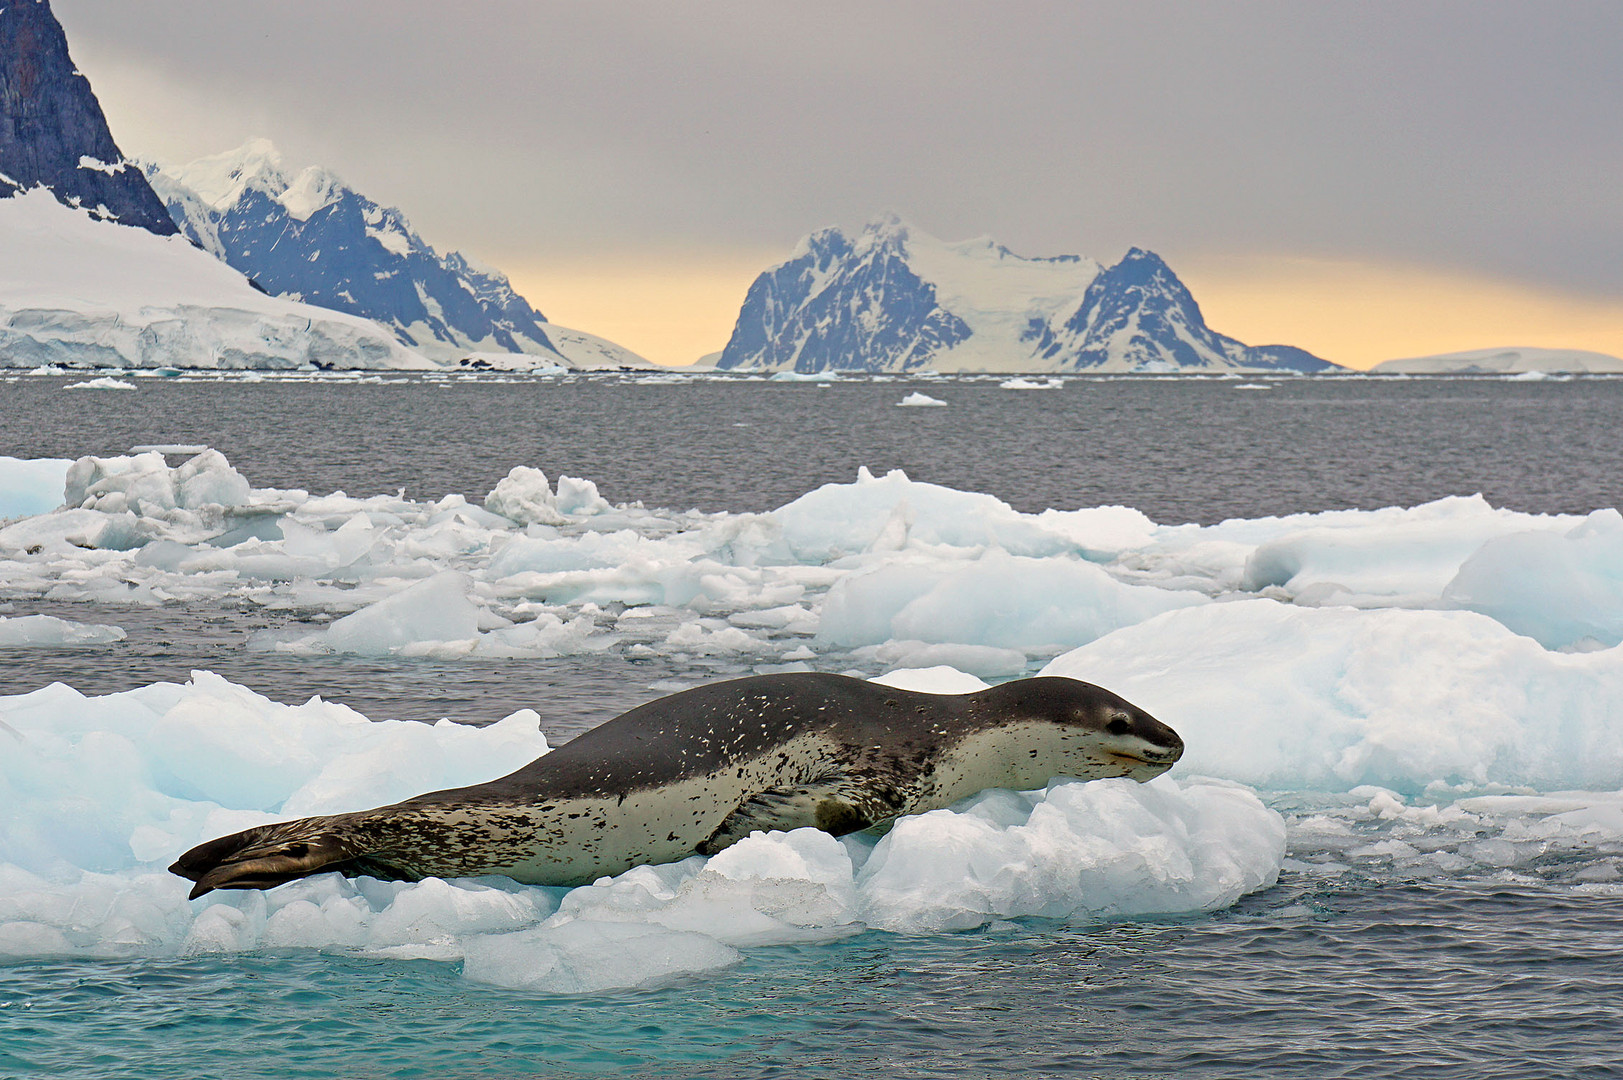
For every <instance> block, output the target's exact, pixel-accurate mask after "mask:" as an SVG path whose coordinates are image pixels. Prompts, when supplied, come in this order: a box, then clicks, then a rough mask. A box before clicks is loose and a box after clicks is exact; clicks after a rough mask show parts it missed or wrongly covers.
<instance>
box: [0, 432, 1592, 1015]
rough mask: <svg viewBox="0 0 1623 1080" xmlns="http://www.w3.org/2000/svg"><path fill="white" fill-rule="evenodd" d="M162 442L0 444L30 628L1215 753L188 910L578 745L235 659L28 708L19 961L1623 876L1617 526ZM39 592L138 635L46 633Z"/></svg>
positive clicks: (14, 943) (622, 982)
mask: <svg viewBox="0 0 1623 1080" xmlns="http://www.w3.org/2000/svg"><path fill="white" fill-rule="evenodd" d="M143 450H144V452H142V453H132V454H130V455H123V456H110V457H100V458H81V459H79V460H78V461H76V462H71V463H70V462H66V461H62V460H53V461H39V462H29V461H17V460H15V459H0V518H3V519H4V520H0V603H6V602H10V603H11V604H12V606H13V610H10V611H6V612H5V613H4V614H5V616H6V617H5V618H4V619H0V644H5V643H6V640H7V639H6V636H5V635H7V634H11V635H12V636H13V638H14V639H15V640H12V641H11V642H10V644H14V645H29V646H40V647H50V646H71V645H89V644H94V643H95V642H94V641H93V640H91V639H92V638H96V637H97V636H98V635H99V636H100V639H101V641H102V642H103V646H104V647H110V648H117V647H118V646H117V644H116V642H117V640H118V639H117V637H116V636H115V635H117V634H118V633H119V631H118V628H117V626H116V625H115V624H117V623H118V622H119V621H120V620H119V617H118V612H119V611H121V610H123V606H124V605H130V604H141V605H156V604H164V603H171V602H181V603H185V602H194V601H208V602H211V603H218V602H222V601H225V602H230V603H233V604H237V605H240V606H243V607H247V608H253V607H262V608H266V609H269V610H272V611H280V612H294V613H298V614H299V615H300V616H301V617H303V618H304V619H307V620H308V621H305V622H302V623H299V624H297V625H296V626H295V628H294V629H291V630H280V631H276V632H269V631H267V632H264V633H261V634H260V635H258V636H257V637H256V638H255V639H254V641H253V643H252V646H251V647H253V648H261V649H274V650H283V651H289V652H293V653H308V654H358V655H367V656H378V655H397V656H432V657H438V658H456V657H461V656H486V657H488V656H514V657H523V656H529V657H554V656H572V655H587V654H592V653H595V652H602V651H611V652H614V653H616V654H619V655H622V656H624V657H627V658H631V659H637V658H639V657H652V656H657V657H660V658H663V659H667V660H673V661H675V660H682V659H684V658H686V659H687V660H698V659H702V660H706V661H707V662H708V661H716V662H717V663H721V662H725V663H726V664H727V665H730V666H729V668H728V669H729V670H732V671H739V672H742V671H748V670H750V669H751V668H755V669H757V670H785V669H794V668H796V667H800V668H804V667H817V668H820V669H823V670H835V671H838V670H845V669H848V668H854V669H857V670H862V671H866V672H868V673H870V674H871V673H874V672H877V671H880V670H884V669H886V668H891V667H904V668H913V669H924V668H933V669H934V670H930V671H924V672H920V671H909V672H903V673H900V674H898V675H896V676H895V680H897V682H898V685H908V686H912V687H914V688H918V689H932V690H936V691H938V692H963V691H967V690H972V689H975V688H977V687H979V686H981V685H983V683H982V682H981V679H1002V678H1008V677H1014V676H1018V675H1027V674H1034V673H1036V672H1038V671H1039V670H1046V672H1047V673H1049V674H1056V675H1064V676H1070V677H1075V678H1083V679H1087V680H1089V681H1093V682H1098V683H1100V684H1103V685H1105V686H1108V687H1110V688H1111V689H1113V690H1116V691H1117V692H1119V693H1121V694H1123V695H1124V696H1126V697H1127V698H1129V699H1130V700H1133V701H1134V702H1135V703H1137V704H1139V705H1141V706H1143V707H1144V708H1146V709H1148V710H1149V711H1150V712H1152V713H1153V714H1155V715H1157V716H1158V717H1160V718H1161V719H1162V720H1164V721H1166V722H1167V723H1169V724H1171V725H1172V726H1173V727H1175V728H1176V729H1177V730H1178V731H1179V732H1180V733H1181V734H1182V735H1183V736H1184V739H1185V741H1186V744H1187V747H1188V749H1187V752H1186V754H1185V757H1184V759H1183V761H1182V762H1181V763H1180V764H1179V765H1178V767H1177V768H1176V769H1175V770H1174V771H1173V772H1172V774H1170V775H1169V776H1168V777H1165V778H1162V779H1160V780H1157V781H1155V782H1153V783H1151V784H1148V785H1142V786H1140V785H1131V784H1125V783H1114V782H1097V783H1091V784H1077V783H1057V784H1055V785H1051V786H1050V787H1049V788H1048V789H1047V790H1046V791H1041V792H1029V793H1012V792H991V793H987V794H984V795H982V796H979V797H977V798H976V799H972V800H969V801H968V802H966V803H964V804H960V805H959V806H957V807H954V808H953V809H951V810H946V811H936V812H934V813H931V814H924V815H920V816H919V817H917V818H912V819H907V820H905V821H902V822H899V823H897V824H896V825H895V827H893V828H892V829H890V830H889V832H888V833H886V834H885V835H884V836H882V837H880V836H860V837H855V838H845V839H843V840H835V839H833V838H831V837H827V836H824V835H822V834H819V833H812V832H797V833H790V834H770V835H760V836H755V837H751V838H750V839H749V840H747V841H746V842H745V843H743V844H740V845H738V846H737V847H735V848H733V849H729V850H728V851H727V852H723V853H722V854H720V855H718V856H716V857H715V858H712V859H710V860H704V859H700V858H694V859H690V860H688V861H686V862H683V863H678V864H673V865H670V866H664V867H644V868H638V869H635V870H632V871H630V872H629V873H627V874H624V875H621V876H620V877H618V878H615V879H612V880H607V881H603V882H599V883H597V884H595V885H592V886H588V887H586V888H583V889H577V890H573V891H566V890H547V889H529V888H525V887H521V886H517V885H514V884H512V883H510V882H504V881H500V880H497V879H490V880H483V881H461V882H436V881H425V882H419V883H411V884H407V883H381V882H375V881H370V880H367V879H359V880H356V881H345V880H342V879H339V878H336V877H332V876H326V877H321V878H317V879H312V880H310V881H306V882H301V883H297V884H294V885H290V886H287V887H285V888H283V889H277V890H273V891H272V892H270V893H267V894H263V895H261V894H252V893H250V894H240V895H239V894H232V895H227V896H223V897H222V896H210V897H208V898H205V899H204V900H200V901H196V902H190V903H189V902H187V901H186V900H185V883H184V882H181V881H180V880H179V879H177V878H173V877H172V876H170V875H168V874H167V873H166V872H165V871H164V870H163V867H164V866H166V865H167V863H168V861H169V860H171V859H172V858H173V857H174V856H175V854H177V853H178V852H179V851H181V850H183V849H184V848H186V847H187V846H189V845H191V844H193V843H196V842H198V841H199V840H202V839H206V838H208V837H210V836H214V835H219V834H221V833H224V832H228V831H231V830H234V829H240V828H244V827H246V826H249V825H252V824H256V823H259V822H263V821H268V820H272V819H274V818H276V817H280V816H294V815H303V814H309V813H319V812H327V811H336V810H345V809H355V808H358V807H363V806H372V805H378V804H381V803H386V802H389V801H393V800H396V799H400V798H403V797H406V796H409V795H412V794H416V793H418V792H422V791H426V790H431V789H434V788H439V787H447V786H453V785H456V784H466V783H475V782H479V781H482V780H485V779H489V778H491V777H494V776H496V775H499V774H501V773H504V772H507V771H509V770H511V769H512V768H514V767H516V766H517V765H519V764H522V763H524V762H526V761H528V760H530V759H531V758H533V757H534V756H535V755H536V754H538V753H541V752H543V751H544V749H545V745H546V743H545V739H544V737H543V736H542V735H541V732H540V726H541V725H542V724H544V720H540V721H538V718H537V717H536V716H535V715H534V714H533V713H527V714H517V715H515V716H513V717H509V718H508V719H506V720H504V721H502V722H500V723H498V724H494V725H491V726H490V727H488V728H485V729H473V728H468V727H459V726H457V725H453V724H449V723H442V724H439V725H423V724H410V723H407V724H396V723H389V722H383V723H372V722H368V721H367V720H366V719H365V718H364V717H362V716H360V715H359V714H356V713H354V712H353V711H351V710H349V709H347V708H345V707H344V706H342V705H341V704H336V703H331V702H323V701H320V700H315V701H312V702H310V703H308V704H306V705H302V706H284V705H278V704H276V703H274V702H270V701H268V700H266V699H264V698H261V697H258V696H257V695H255V694H254V693H252V692H251V691H250V690H248V689H246V688H244V687H240V686H234V685H232V684H230V683H228V682H226V681H225V680H223V679H219V678H216V677H214V676H210V675H207V674H199V675H197V676H196V677H194V679H193V681H192V682H191V683H189V684H186V685H184V686H179V685H170V684H157V685H153V686H147V687H143V688H140V689H138V690H132V691H129V692H127V693H124V694H115V695H109V696H106V697H100V698H85V697H82V696H80V695H78V694H77V693H76V692H74V691H73V690H71V689H69V688H67V687H65V686H60V685H54V686H50V687H46V688H44V689H41V690H38V691H36V692H34V693H32V694H28V695H23V696H20V697H13V698H6V699H0V748H3V752H0V803H3V804H4V805H5V806H6V807H7V808H8V813H7V814H6V815H0V955H5V956H22V955H126V954H133V955H177V954H184V953H187V952H197V951H209V950H215V951H220V950H225V951H241V950H251V949H262V948H286V947H299V948H315V949H332V950H344V951H354V952H361V953H366V954H368V955H377V956H393V957H407V956H417V957H423V958H427V959H438V960H444V961H461V962H462V963H463V964H464V970H465V973H466V975H467V977H468V978H470V979H478V980H482V981H486V982H490V983H494V984H499V985H505V986H523V987H528V988H532V989H538V990H548V991H559V992H593V991H595V990H599V989H605V988H611V987H617V986H628V985H642V984H646V983H648V982H650V981H654V982H657V981H660V980H663V979H668V978H674V977H678V976H680V975H682V974H685V973H691V972H695V971H701V970H707V969H710V968H713V967H717V966H724V965H726V964H729V963H732V962H734V961H735V960H736V959H737V957H738V955H739V954H740V950H747V949H750V948H753V947H756V946H758V945H761V944H765V943H771V942H804V941H818V940H824V939H827V938H831V937H838V936H842V935H845V934H850V933H856V932H861V931H863V930H864V929H865V928H869V929H873V928H878V929H884V930H889V931H894V932H907V933H933V932H941V931H945V930H952V929H962V928H968V927H973V926H978V925H983V924H984V923H986V922H988V921H991V920H995V919H1001V918H1011V917H1037V918H1042V917H1054V918H1097V917H1107V918H1108V917H1124V916H1135V915H1142V914H1151V913H1162V912H1182V911H1199V910H1206V909H1210V908H1213V907H1220V906H1223V905H1226V904H1229V903H1232V902H1234V900H1235V899H1236V898H1237V897H1238V896H1240V895H1242V894H1243V893H1245V892H1247V891H1250V890H1255V889H1258V888H1265V887H1267V885H1268V883H1269V882H1271V881H1272V880H1273V876H1274V875H1275V874H1276V873H1278V872H1280V870H1281V867H1282V868H1283V870H1284V872H1287V873H1291V874H1302V875H1309V876H1313V877H1333V876H1334V875H1337V874H1342V873H1353V874H1361V875H1370V874H1373V875H1377V876H1378V875H1382V874H1390V875H1395V876H1398V877H1402V878H1405V879H1410V878H1414V877H1416V876H1425V875H1451V876H1455V877H1458V876H1479V877H1485V878H1489V879H1492V880H1517V879H1529V880H1531V879H1537V880H1542V881H1558V882H1562V883H1565V884H1567V885H1568V886H1570V887H1571V888H1574V889H1578V890H1582V891H1590V892H1606V891H1607V890H1614V891H1617V892H1619V893H1623V809H1620V807H1623V793H1620V792H1623V646H1620V645H1619V641H1620V640H1623V516H1620V515H1618V514H1617V512H1616V511H1615V510H1599V511H1597V512H1595V513H1593V514H1590V515H1588V516H1575V515H1533V514H1523V513H1517V512H1512V511H1507V510H1503V509H1498V508H1495V507H1493V506H1491V505H1489V504H1488V503H1487V502H1486V501H1485V500H1483V499H1482V498H1480V497H1475V496H1473V497H1456V498H1448V499H1442V500H1438V501H1436V502H1432V503H1428V504H1425V505H1421V506H1416V507H1394V508H1388V509H1383V510H1376V511H1337V512H1330V513H1320V514H1300V515H1291V516H1285V517H1277V518H1264V519H1253V520H1235V521H1228V522H1223V523H1221V524H1218V525H1212V526H1198V525H1187V524H1159V523H1156V522H1154V521H1151V520H1150V519H1149V518H1147V517H1145V516H1144V515H1143V514H1142V513H1140V512H1138V511H1137V510H1134V509H1131V508H1127V507H1084V508H1056V509H1051V510H1048V511H1045V512H1043V513H1037V514H1029V513H1021V512H1017V511H1016V510H1014V509H1013V508H1011V507H1010V506H1009V505H1008V504H1007V503H1004V502H1002V501H1001V500H999V499H997V498H996V497H994V496H992V495H989V494H980V493H971V492H961V491H954V490H951V489H948V488H944V487H940V486H937V485H931V484H925V483H918V482H916V481H913V480H911V479H909V478H908V477H907V476H906V475H904V474H902V473H900V472H892V473H889V474H886V475H884V476H875V475H872V474H870V473H869V472H868V471H867V470H863V471H862V472H860V473H859V475H858V476H857V477H856V478H855V480H854V481H853V482H851V483H846V484H829V485H826V486H824V487H821V488H819V489H817V490H815V491H811V492H807V493H806V494H804V495H802V496H801V497H800V498H798V499H795V500H793V501H791V502H789V503H788V504H786V505H784V506H782V507H780V508H778V509H776V510H774V511H771V512H769V513H758V514H727V513H716V514H706V513H699V512H696V511H673V510H666V509H659V508H647V507H644V506H642V505H640V504H636V503H631V504H626V505H618V506H616V505H611V504H609V503H608V502H607V501H606V500H604V499H603V498H602V496H601V495H600V494H599V493H598V492H597V490H596V488H595V486H594V485H592V484H591V483H590V482H589V481H587V480H583V479H572V478H567V477H563V478H559V479H558V480H557V481H556V482H553V481H551V480H549V479H548V477H547V476H546V475H545V474H544V473H543V472H542V471H541V470H540V469H538V468H535V467H533V466H523V465H521V466H518V467H515V468H514V469H513V470H512V472H511V473H509V475H508V476H507V477H506V478H505V479H503V480H502V481H501V482H500V483H498V484H497V485H496V487H495V488H494V489H493V490H492V491H491V492H489V493H488V494H486V495H485V496H484V497H483V499H482V500H481V499H478V498H475V499H473V500H471V501H470V499H468V498H467V497H465V496H464V495H462V494H450V495H446V496H444V497H443V498H438V499H408V498H406V497H404V496H403V495H370V496H362V497H356V496H349V495H346V494H344V493H341V492H336V493H331V494H326V495H312V494H311V493H309V492H305V491H301V490H279V489H268V488H256V487H254V486H252V484H251V482H250V480H249V478H247V477H245V476H243V474H242V473H241V472H239V471H238V470H237V469H236V468H234V467H233V466H232V465H231V463H230V462H229V461H227V460H226V459H225V458H224V457H223V456H222V455H220V454H219V453H217V452H215V451H212V450H199V448H197V447H154V448H151V449H146V448H143ZM164 451H167V452H168V453H169V456H170V457H178V456H181V455H188V456H186V457H185V460H182V461H178V462H177V463H176V464H174V465H171V464H169V462H168V460H166V458H165V455H164V453H163V452H164ZM474 494H477V493H474ZM33 600H48V601H51V602H53V603H72V602H78V603H81V604H83V605H85V610H86V611H87V612H96V613H98V614H96V615H95V616H94V619H95V620H96V621H95V622H94V623H93V622H92V621H91V619H92V616H89V615H87V616H86V617H85V619H84V620H83V622H77V621H76V622H72V623H70V622H67V621H65V620H59V619H55V620H53V619H50V618H49V617H45V616H31V615H27V614H23V613H20V612H19V611H17V610H16V609H17V608H19V607H21V606H22V605H24V604H27V603H29V602H31V601H33ZM100 613H106V614H100ZM42 619H43V620H45V621H40V620H42ZM85 635H89V637H86V636H85ZM1045 665H1046V668H1045ZM976 676H979V677H980V678H976ZM686 677H687V676H686V675H685V674H684V678H686ZM671 685H672V688H675V684H671ZM1211 778H1217V779H1211ZM1240 785H1247V786H1240Z"/></svg>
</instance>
